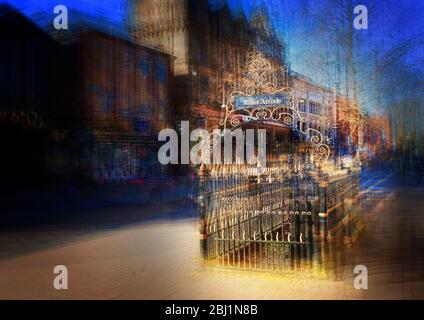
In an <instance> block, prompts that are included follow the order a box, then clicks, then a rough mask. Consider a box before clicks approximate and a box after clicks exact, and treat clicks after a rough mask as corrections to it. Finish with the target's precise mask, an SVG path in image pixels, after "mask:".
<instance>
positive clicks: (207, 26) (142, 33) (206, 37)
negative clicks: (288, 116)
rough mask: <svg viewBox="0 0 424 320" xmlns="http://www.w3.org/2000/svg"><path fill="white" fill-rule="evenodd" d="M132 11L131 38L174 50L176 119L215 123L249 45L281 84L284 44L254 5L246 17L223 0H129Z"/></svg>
mask: <svg viewBox="0 0 424 320" xmlns="http://www.w3.org/2000/svg"><path fill="white" fill-rule="evenodd" d="M133 15H134V16H133V18H132V20H133V21H134V23H135V25H136V28H135V30H134V37H135V39H137V41H139V42H141V43H148V44H150V45H152V46H155V47H158V48H160V49H163V50H165V51H166V52H169V53H170V54H171V55H172V56H174V59H175V60H174V75H175V79H174V83H173V84H172V96H173V104H174V107H175V109H176V111H177V117H178V119H177V120H191V124H192V125H193V126H194V127H206V128H217V127H219V121H220V118H221V117H222V110H221V108H220V107H221V105H222V103H223V101H224V99H225V97H226V96H227V95H228V94H229V92H230V91H231V90H234V89H237V86H238V85H240V84H241V83H242V82H243V78H244V77H245V76H246V64H247V59H248V56H249V54H250V53H251V52H252V51H253V50H256V51H258V52H261V53H263V54H264V56H265V57H266V58H267V59H269V60H270V61H271V63H272V65H273V67H274V69H275V79H274V81H275V82H276V84H277V85H279V86H285V85H286V79H287V77H286V73H287V69H286V66H285V63H284V46H283V44H282V42H281V40H280V39H278V38H277V36H276V33H275V32H274V30H273V28H272V26H271V25H270V23H269V19H268V18H267V14H266V12H265V10H263V9H260V8H259V9H258V8H256V9H255V10H254V11H253V12H252V13H251V18H250V19H249V20H248V19H247V18H246V16H245V15H244V13H243V12H242V11H240V12H239V13H238V14H234V13H232V12H231V11H230V9H229V7H228V5H224V6H222V7H221V8H220V9H217V10H212V9H211V8H210V7H209V6H208V1H207V0H197V1H191V0H141V1H137V0H134V1H133Z"/></svg>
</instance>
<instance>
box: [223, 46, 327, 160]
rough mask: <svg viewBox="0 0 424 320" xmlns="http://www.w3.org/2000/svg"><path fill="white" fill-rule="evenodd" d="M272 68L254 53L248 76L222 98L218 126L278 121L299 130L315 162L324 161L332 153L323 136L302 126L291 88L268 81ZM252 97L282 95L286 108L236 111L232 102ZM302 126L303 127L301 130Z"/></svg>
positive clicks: (297, 100)
mask: <svg viewBox="0 0 424 320" xmlns="http://www.w3.org/2000/svg"><path fill="white" fill-rule="evenodd" d="M272 72H273V68H272V66H271V64H270V62H269V61H268V60H267V59H266V58H265V57H264V56H263V54H261V53H254V54H253V55H252V57H251V59H250V63H249V65H248V70H247V77H245V78H244V79H243V80H242V83H241V85H239V86H238V88H237V89H234V90H233V91H231V92H230V93H229V94H228V96H227V98H226V99H224V103H223V105H222V108H223V109H225V116H224V119H223V120H222V121H221V123H220V125H221V126H223V128H224V129H227V126H228V125H229V126H230V127H231V128H234V127H238V126H240V125H241V124H242V123H249V122H254V121H271V122H278V123H280V124H283V125H285V126H287V127H292V128H293V129H295V130H297V131H299V132H300V133H301V134H303V135H304V136H306V137H307V138H308V141H309V143H310V145H311V148H309V149H308V150H310V152H311V154H312V155H313V156H314V159H315V160H318V161H321V160H327V159H328V158H329V156H330V153H331V150H330V147H329V146H328V144H327V143H326V141H329V138H328V137H327V138H326V139H325V138H324V137H323V136H322V134H321V132H319V131H318V130H316V129H313V128H310V127H308V126H306V125H304V124H305V123H306V122H305V121H304V120H303V119H302V117H301V115H300V112H299V109H298V103H299V99H298V98H297V97H296V95H295V92H294V90H293V89H292V88H290V87H283V88H278V87H277V86H276V85H275V84H274V83H273V82H272V80H271V74H272ZM255 95H284V96H285V97H286V98H287V100H286V101H287V104H286V105H270V106H267V107H256V108H236V105H235V101H236V98H237V97H252V96H255ZM296 120H297V121H299V123H300V126H299V128H297V127H296V126H295V125H294V123H295V121H296ZM304 127H305V128H304Z"/></svg>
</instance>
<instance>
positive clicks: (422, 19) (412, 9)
mask: <svg viewBox="0 0 424 320" xmlns="http://www.w3.org/2000/svg"><path fill="white" fill-rule="evenodd" d="M225 1H226V0H210V5H211V6H212V7H214V8H219V7H220V6H222V5H223V4H224V3H225ZM331 1H333V0H228V4H229V6H230V8H231V9H232V10H234V11H237V10H239V9H240V8H242V9H243V10H244V11H245V14H246V16H249V13H250V11H251V9H252V7H254V6H258V5H264V6H265V7H266V8H267V10H268V12H269V16H270V19H271V23H272V24H273V25H274V27H275V29H276V30H277V33H278V35H279V36H280V37H281V38H282V39H284V42H285V43H286V45H287V50H286V56H287V60H288V62H289V64H290V66H291V68H292V69H293V70H295V71H297V72H300V73H303V74H305V75H307V76H309V77H310V78H312V79H313V80H314V81H316V82H318V83H322V84H324V85H327V86H330V87H331V86H334V83H332V81H333V80H334V75H333V74H332V73H331V72H332V71H331V66H329V67H328V68H322V69H319V68H318V67H319V66H320V65H322V62H321V61H319V59H317V57H318V56H321V57H324V58H326V57H327V56H328V59H327V58H326V59H327V60H328V64H329V65H331V63H332V61H333V63H334V57H332V58H331V56H332V55H333V54H334V50H333V47H332V45H333V44H332V43H331V41H330V42H329V41H328V39H326V38H325V36H324V35H323V34H322V32H321V31H320V28H322V26H323V25H324V27H326V19H327V17H328V19H331V17H335V18H337V17H338V13H337V9H336V8H335V7H334V6H331V5H329V4H328V3H331ZM1 2H6V3H9V4H12V5H13V6H15V7H17V8H18V9H19V10H21V11H22V12H23V13H24V14H25V15H27V16H32V17H36V18H34V20H35V21H36V22H37V23H38V24H40V25H43V24H46V23H49V22H50V21H51V20H50V19H52V16H51V14H52V12H53V7H54V6H55V5H57V4H63V5H66V6H67V7H68V10H69V11H70V12H72V11H74V10H75V11H78V12H80V13H83V14H82V15H81V14H79V15H78V17H79V19H81V18H83V19H84V21H86V22H90V23H92V24H95V25H99V26H106V27H108V28H112V27H113V26H118V29H119V26H122V25H123V24H124V23H126V21H127V20H126V19H127V10H128V2H127V1H126V0H60V1H58V0H0V3H1ZM352 3H353V5H356V4H364V5H366V6H367V7H368V9H369V28H368V30H355V31H354V32H355V34H354V38H355V41H356V42H355V44H356V46H355V57H356V59H357V61H356V68H357V71H358V74H359V76H358V77H361V76H362V77H366V75H367V72H368V71H369V69H370V68H371V67H370V61H372V59H373V57H374V58H375V59H381V57H383V56H384V55H385V53H387V52H390V51H391V50H393V48H396V47H397V46H400V45H405V43H408V48H407V52H406V53H404V54H403V56H402V57H401V61H402V63H403V64H405V65H406V66H407V68H409V69H410V70H411V72H413V73H417V74H418V75H419V76H420V77H422V76H423V73H424V71H423V70H422V69H423V66H422V64H423V62H422V60H423V56H424V50H423V48H424V45H423V39H424V37H423V34H424V33H423V32H424V1H422V0H401V1H400V0H384V1H381V0H359V1H355V0H352ZM106 21H107V22H106ZM329 21H330V20H329ZM72 22H75V19H74V21H72V20H71V18H70V24H72ZM329 24H330V23H329ZM121 29H122V30H124V28H121ZM320 32H321V33H320ZM330 36H331V35H330ZM411 39H413V40H411ZM408 41H409V42H410V43H409V42H408ZM420 43H421V44H420ZM332 59H333V60H332ZM314 63H315V64H318V67H317V66H316V65H314ZM358 81H359V80H358ZM362 100H363V101H364V102H366V103H368V102H369V101H371V100H372V99H370V97H366V96H365V97H362ZM369 104H370V106H369V107H370V108H372V106H371V104H372V103H369Z"/></svg>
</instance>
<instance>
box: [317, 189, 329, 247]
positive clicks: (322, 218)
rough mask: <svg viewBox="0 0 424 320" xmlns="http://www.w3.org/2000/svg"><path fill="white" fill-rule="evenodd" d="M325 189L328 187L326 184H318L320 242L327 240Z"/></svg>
mask: <svg viewBox="0 0 424 320" xmlns="http://www.w3.org/2000/svg"><path fill="white" fill-rule="evenodd" d="M327 187H328V183H327V182H323V181H321V182H320V183H319V187H318V190H319V222H320V236H321V239H322V240H326V239H327V232H328V212H327Z"/></svg>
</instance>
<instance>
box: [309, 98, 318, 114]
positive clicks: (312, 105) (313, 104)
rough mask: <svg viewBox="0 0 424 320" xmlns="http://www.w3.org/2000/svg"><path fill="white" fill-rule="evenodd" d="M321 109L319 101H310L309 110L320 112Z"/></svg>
mask: <svg viewBox="0 0 424 320" xmlns="http://www.w3.org/2000/svg"><path fill="white" fill-rule="evenodd" d="M320 109H321V105H320V104H319V103H317V102H313V101H311V102H309V112H310V113H312V114H319V113H320Z"/></svg>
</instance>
